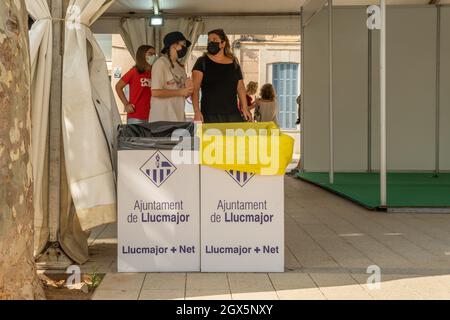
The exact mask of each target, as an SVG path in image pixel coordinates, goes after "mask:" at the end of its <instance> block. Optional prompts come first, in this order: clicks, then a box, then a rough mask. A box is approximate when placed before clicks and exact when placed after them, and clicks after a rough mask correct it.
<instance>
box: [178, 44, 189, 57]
mask: <svg viewBox="0 0 450 320" xmlns="http://www.w3.org/2000/svg"><path fill="white" fill-rule="evenodd" d="M187 52H188V48H187V47H185V46H183V48H181V49H180V50H178V51H177V55H178V59H183V58H184V57H186V54H187Z"/></svg>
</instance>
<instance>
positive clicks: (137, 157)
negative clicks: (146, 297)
mask: <svg viewBox="0 0 450 320" xmlns="http://www.w3.org/2000/svg"><path fill="white" fill-rule="evenodd" d="M184 152H187V153H189V154H192V153H196V152H197V151H184ZM118 271H119V272H196V271H200V194H199V165H195V164H177V163H176V161H174V160H173V158H172V151H171V150H161V149H152V148H150V149H145V148H142V150H120V151H119V152H118Z"/></svg>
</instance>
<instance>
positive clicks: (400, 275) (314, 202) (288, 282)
mask: <svg viewBox="0 0 450 320" xmlns="http://www.w3.org/2000/svg"><path fill="white" fill-rule="evenodd" d="M116 244H117V241H116V227H115V226H114V225H111V226H107V227H103V228H101V229H97V230H95V231H94V232H93V233H92V236H91V259H90V262H88V263H87V264H86V265H84V266H83V267H82V268H83V270H84V271H86V272H92V270H94V269H95V268H96V267H98V271H99V272H102V273H107V275H106V277H105V279H104V280H103V282H102V284H101V285H100V287H99V288H98V289H97V291H96V294H95V296H94V299H129V300H136V299H142V300H147V299H224V300H226V299H246V300H252V299H256V300H265V299H364V300H366V299H450V215H446V214H442V215H440V214H385V213H380V212H371V211H367V210H365V209H363V208H361V207H359V206H356V205H354V204H352V203H350V202H348V201H346V200H344V199H341V198H339V197H337V196H335V195H332V194H330V193H328V192H325V191H323V190H321V189H319V188H317V187H315V186H312V185H310V184H307V183H305V182H302V181H299V180H296V179H293V178H289V177H287V178H286V273H284V274H234V273H230V274H195V273H192V274H191V273H189V274H186V273H179V274H168V273H166V274H118V273H116ZM372 265H376V266H378V267H379V268H380V269H381V284H380V286H379V288H377V287H376V286H375V287H374V286H373V285H371V284H367V283H368V279H369V277H371V276H372V274H371V273H368V272H367V268H368V267H369V266H372Z"/></svg>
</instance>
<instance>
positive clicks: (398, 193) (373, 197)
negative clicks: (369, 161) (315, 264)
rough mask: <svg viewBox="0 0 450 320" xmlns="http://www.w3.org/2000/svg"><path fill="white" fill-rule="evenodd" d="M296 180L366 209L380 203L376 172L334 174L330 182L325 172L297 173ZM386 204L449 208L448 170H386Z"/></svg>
mask: <svg viewBox="0 0 450 320" xmlns="http://www.w3.org/2000/svg"><path fill="white" fill-rule="evenodd" d="M298 177H299V178H300V179H303V180H306V181H309V182H311V183H314V184H317V185H319V186H321V187H323V188H325V189H327V190H330V191H332V192H335V193H337V194H339V195H341V196H343V197H346V198H349V199H350V200H353V201H355V202H357V203H359V204H361V205H363V206H365V207H367V208H371V209H375V208H378V207H379V206H380V182H379V174H378V173H337V174H336V176H335V183H334V184H333V185H330V184H329V182H328V173H312V172H310V173H299V174H298ZM387 188H388V189H387V190H388V199H387V201H388V207H411V208H413V207H418V208H442V207H450V173H442V174H440V175H439V177H434V176H433V174H432V173H389V174H388V187H387Z"/></svg>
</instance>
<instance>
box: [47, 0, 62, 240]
mask: <svg viewBox="0 0 450 320" xmlns="http://www.w3.org/2000/svg"><path fill="white" fill-rule="evenodd" d="M48 3H49V6H50V11H51V13H52V17H53V18H57V19H63V18H64V17H63V3H62V1H49V2H48ZM63 32H64V30H63V23H62V22H58V23H54V24H53V61H52V80H51V95H50V115H49V117H50V118H49V140H48V141H49V165H48V168H49V171H48V175H49V190H48V196H49V199H48V215H49V230H50V239H49V241H50V242H51V243H55V242H58V232H59V215H60V203H61V188H60V185H61V161H62V159H61V150H62V144H61V130H62V129H61V101H62V45H63V44H62V34H63Z"/></svg>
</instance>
